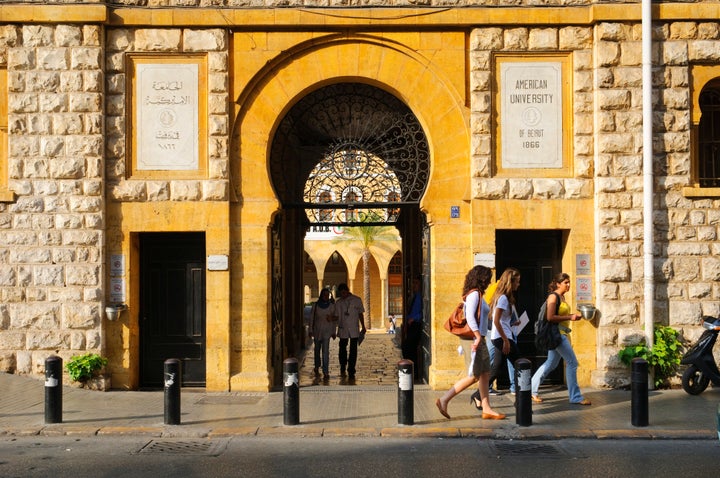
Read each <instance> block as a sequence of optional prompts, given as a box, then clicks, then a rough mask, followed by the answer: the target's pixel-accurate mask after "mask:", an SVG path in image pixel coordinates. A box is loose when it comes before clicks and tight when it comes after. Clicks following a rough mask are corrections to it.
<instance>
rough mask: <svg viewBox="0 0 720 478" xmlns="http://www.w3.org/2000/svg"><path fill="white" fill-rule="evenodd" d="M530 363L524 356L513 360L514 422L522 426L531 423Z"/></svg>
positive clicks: (527, 425)
mask: <svg viewBox="0 0 720 478" xmlns="http://www.w3.org/2000/svg"><path fill="white" fill-rule="evenodd" d="M531 382H532V364H531V363H530V361H529V360H528V359H526V358H519V359H517V360H516V361H515V423H517V424H518V425H520V426H522V427H529V426H530V425H532V400H531V398H530V393H531V388H532V387H531Z"/></svg>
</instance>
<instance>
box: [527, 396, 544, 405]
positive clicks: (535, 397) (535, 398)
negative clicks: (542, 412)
mask: <svg viewBox="0 0 720 478" xmlns="http://www.w3.org/2000/svg"><path fill="white" fill-rule="evenodd" d="M530 398H531V399H532V401H533V402H535V403H542V402H543V399H542V398H540V396H539V395H531V396H530Z"/></svg>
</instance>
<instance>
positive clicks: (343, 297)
mask: <svg viewBox="0 0 720 478" xmlns="http://www.w3.org/2000/svg"><path fill="white" fill-rule="evenodd" d="M337 293H338V295H339V296H340V297H339V298H338V300H337V301H336V302H335V312H336V313H337V316H338V332H337V336H338V337H339V338H340V344H339V350H338V359H339V361H340V376H341V377H343V378H345V377H346V376H347V377H348V378H349V380H350V381H351V382H352V381H354V380H355V371H356V370H355V365H356V364H357V348H358V338H359V337H360V334H365V332H366V329H365V316H364V313H365V308H364V307H363V303H362V300H361V299H360V297H358V296H356V295H354V294H352V293H350V289H349V288H348V286H347V284H345V283H342V284H340V285H338V287H337ZM348 345H349V346H350V351H349V354H348ZM346 371H347V375H346Z"/></svg>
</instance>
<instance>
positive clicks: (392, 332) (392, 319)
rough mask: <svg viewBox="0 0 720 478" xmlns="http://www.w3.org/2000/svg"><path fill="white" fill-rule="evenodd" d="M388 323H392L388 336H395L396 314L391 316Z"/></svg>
mask: <svg viewBox="0 0 720 478" xmlns="http://www.w3.org/2000/svg"><path fill="white" fill-rule="evenodd" d="M388 322H390V327H388V330H387V333H388V334H394V333H395V325H396V322H395V314H390V318H389V319H388Z"/></svg>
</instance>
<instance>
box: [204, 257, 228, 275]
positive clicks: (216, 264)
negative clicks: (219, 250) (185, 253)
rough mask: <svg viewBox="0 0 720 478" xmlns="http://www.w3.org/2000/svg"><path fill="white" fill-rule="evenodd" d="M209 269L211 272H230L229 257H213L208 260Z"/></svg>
mask: <svg viewBox="0 0 720 478" xmlns="http://www.w3.org/2000/svg"><path fill="white" fill-rule="evenodd" d="M207 269H208V270H209V271H226V270H228V256H227V255H225V254H217V255H211V256H208V258H207Z"/></svg>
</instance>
